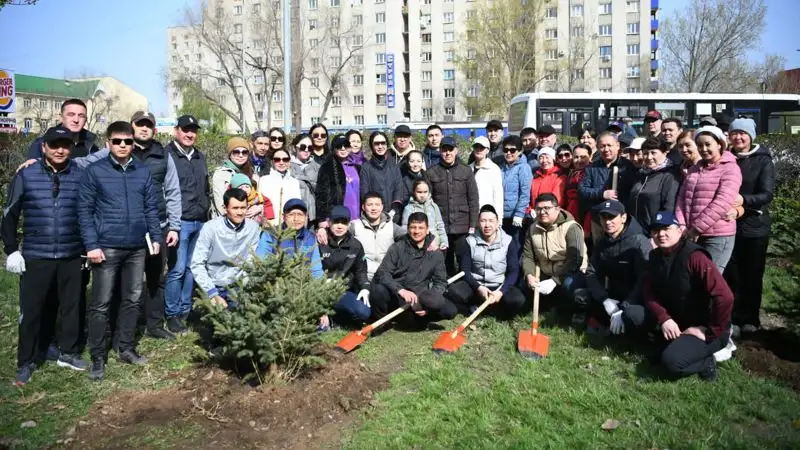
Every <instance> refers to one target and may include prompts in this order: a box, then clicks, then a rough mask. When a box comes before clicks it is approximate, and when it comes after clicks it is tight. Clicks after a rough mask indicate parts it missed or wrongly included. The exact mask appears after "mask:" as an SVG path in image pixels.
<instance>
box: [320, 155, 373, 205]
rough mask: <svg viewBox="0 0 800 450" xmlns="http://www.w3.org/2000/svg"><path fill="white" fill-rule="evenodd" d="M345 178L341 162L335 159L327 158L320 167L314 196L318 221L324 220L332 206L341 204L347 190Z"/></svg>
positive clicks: (358, 168)
mask: <svg viewBox="0 0 800 450" xmlns="http://www.w3.org/2000/svg"><path fill="white" fill-rule="evenodd" d="M355 168H356V171H357V172H359V173H360V172H361V169H360V167H359V166H355ZM346 178H347V177H345V174H344V167H343V166H342V162H341V161H339V160H338V159H337V158H328V159H326V160H325V162H324V163H323V164H322V166H320V168H319V174H318V175H317V192H316V195H315V199H316V203H317V208H316V209H317V218H318V219H319V220H325V219H326V218H327V217H328V216H329V215H330V213H331V209H333V207H334V206H336V205H341V204H343V202H344V193H345V190H346V189H347V179H346ZM362 183H363V181H362Z"/></svg>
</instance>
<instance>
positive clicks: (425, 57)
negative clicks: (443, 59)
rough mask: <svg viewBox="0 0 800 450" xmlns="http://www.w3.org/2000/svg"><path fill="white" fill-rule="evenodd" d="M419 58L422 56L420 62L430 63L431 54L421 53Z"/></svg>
mask: <svg viewBox="0 0 800 450" xmlns="http://www.w3.org/2000/svg"><path fill="white" fill-rule="evenodd" d="M420 56H422V62H431V61H432V60H433V53H431V52H422V54H421V55H420Z"/></svg>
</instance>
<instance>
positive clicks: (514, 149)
mask: <svg viewBox="0 0 800 450" xmlns="http://www.w3.org/2000/svg"><path fill="white" fill-rule="evenodd" d="M518 151H519V149H518V148H517V147H504V148H503V153H517V152H518Z"/></svg>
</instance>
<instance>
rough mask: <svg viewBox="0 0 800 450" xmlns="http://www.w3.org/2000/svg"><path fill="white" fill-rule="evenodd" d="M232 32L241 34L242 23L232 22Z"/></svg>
mask: <svg viewBox="0 0 800 450" xmlns="http://www.w3.org/2000/svg"><path fill="white" fill-rule="evenodd" d="M233 32H234V33H235V34H241V33H242V24H240V23H235V24H233Z"/></svg>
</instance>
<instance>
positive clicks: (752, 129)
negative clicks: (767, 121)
mask: <svg viewBox="0 0 800 450" xmlns="http://www.w3.org/2000/svg"><path fill="white" fill-rule="evenodd" d="M732 131H744V132H745V133H747V134H749V135H750V140H751V141H754V140H755V139H756V123H755V122H753V119H750V118H747V117H742V118H741V119H736V120H734V121H733V122H731V126H730V127H729V128H728V133H730V132H732Z"/></svg>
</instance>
